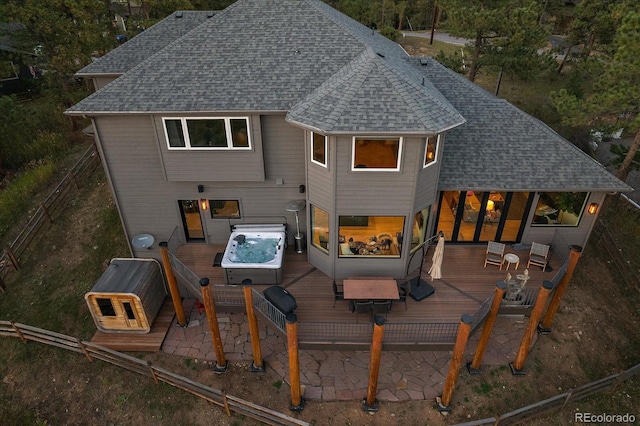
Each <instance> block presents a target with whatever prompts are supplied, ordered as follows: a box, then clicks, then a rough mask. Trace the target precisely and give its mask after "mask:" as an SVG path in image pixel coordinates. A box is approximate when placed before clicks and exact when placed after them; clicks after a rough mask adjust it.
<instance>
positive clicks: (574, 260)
mask: <svg viewBox="0 0 640 426" xmlns="http://www.w3.org/2000/svg"><path fill="white" fill-rule="evenodd" d="M581 254H582V247H580V246H577V245H573V246H571V251H570V252H569V265H567V272H566V273H565V274H564V277H562V280H560V283H558V286H557V287H556V291H555V292H554V293H553V297H552V298H551V302H549V307H548V308H547V312H546V313H545V314H544V318H543V319H542V322H541V323H540V324H538V332H540V333H542V334H548V333H551V324H552V323H553V318H554V317H555V315H556V312H558V307H559V306H560V300H562V296H563V295H564V292H565V290H566V289H567V287H568V286H569V281H571V277H572V276H573V271H575V269H576V265H577V264H578V259H580V255H581Z"/></svg>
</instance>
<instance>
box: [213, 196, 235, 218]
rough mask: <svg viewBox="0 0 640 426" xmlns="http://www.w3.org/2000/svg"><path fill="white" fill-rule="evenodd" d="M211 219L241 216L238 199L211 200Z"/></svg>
mask: <svg viewBox="0 0 640 426" xmlns="http://www.w3.org/2000/svg"><path fill="white" fill-rule="evenodd" d="M209 208H210V210H211V219H228V218H236V219H237V218H240V202H239V201H238V200H209Z"/></svg>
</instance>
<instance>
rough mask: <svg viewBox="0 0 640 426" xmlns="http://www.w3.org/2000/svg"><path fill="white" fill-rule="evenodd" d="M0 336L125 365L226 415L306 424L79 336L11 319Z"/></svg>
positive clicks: (271, 422) (2, 325)
mask: <svg viewBox="0 0 640 426" xmlns="http://www.w3.org/2000/svg"><path fill="white" fill-rule="evenodd" d="M0 336H8V337H17V338H19V339H20V340H22V341H23V342H25V343H27V342H28V341H33V342H38V343H43V344H46V345H50V346H56V347H58V348H62V349H66V350H69V351H72V352H77V353H81V354H84V356H85V357H86V358H87V359H88V360H89V362H92V361H93V360H94V359H98V360H101V361H104V362H107V363H109V364H113V365H116V366H118V367H122V368H125V369H127V370H129V371H132V372H134V373H138V374H141V375H143V376H147V377H150V378H152V379H153V381H154V382H155V383H156V384H159V383H160V382H164V383H167V384H169V385H171V386H173V387H176V388H179V389H182V390H184V391H186V392H189V393H191V394H193V395H195V396H197V397H199V398H202V399H204V400H206V401H209V402H211V403H213V404H215V405H218V406H220V407H222V408H223V409H224V410H225V412H226V414H227V416H229V417H231V415H232V412H235V413H238V414H241V415H243V416H246V417H251V418H253V419H256V420H258V421H260V422H263V423H265V424H269V425H286V426H289V425H292V426H308V425H309V423H307V422H304V421H302V420H298V419H296V418H294V417H290V416H287V415H286V414H283V413H279V412H277V411H273V410H270V409H268V408H266V407H262V406H260V405H257V404H253V403H251V402H249V401H245V400H244V399H241V398H238V397H235V396H232V395H228V394H226V393H225V391H223V390H219V389H215V388H212V387H210V386H207V385H204V384H202V383H198V382H196V381H193V380H191V379H188V378H186V377H183V376H180V375H178V374H175V373H173V372H171V371H169V370H165V369H164V368H161V367H157V366H155V365H152V364H151V362H150V361H144V360H141V359H138V358H135V357H132V356H129V355H126V354H123V353H121V352H117V351H113V350H111V349H108V348H105V347H103V346H100V345H96V344H94V343H91V342H85V341H81V340H80V339H78V338H74V337H70V336H67V335H64V334H60V333H55V332H53V331H48V330H43V329H40V328H37V327H32V326H29V325H24V324H19V323H14V322H11V321H0Z"/></svg>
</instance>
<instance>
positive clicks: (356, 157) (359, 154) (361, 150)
mask: <svg viewBox="0 0 640 426" xmlns="http://www.w3.org/2000/svg"><path fill="white" fill-rule="evenodd" d="M352 151H353V152H352V158H353V164H352V170H354V171H363V170H367V171H398V170H400V155H401V152H402V138H395V139H377V138H353V150H352Z"/></svg>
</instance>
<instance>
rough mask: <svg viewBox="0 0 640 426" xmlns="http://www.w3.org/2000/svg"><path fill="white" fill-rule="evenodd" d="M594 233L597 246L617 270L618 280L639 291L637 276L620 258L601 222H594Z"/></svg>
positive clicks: (639, 282) (618, 250) (606, 229)
mask: <svg viewBox="0 0 640 426" xmlns="http://www.w3.org/2000/svg"><path fill="white" fill-rule="evenodd" d="M594 231H595V237H596V238H597V239H598V240H597V241H598V245H599V246H600V247H602V248H604V250H605V251H606V252H607V254H608V255H609V257H610V258H611V265H612V266H613V267H615V269H616V270H617V272H618V275H619V278H622V279H623V280H624V281H625V283H626V284H627V285H628V286H629V287H635V288H636V289H637V290H640V281H638V275H637V274H636V273H634V271H633V268H631V265H630V264H629V262H628V261H627V260H626V259H625V258H624V257H623V256H622V253H621V251H620V249H619V248H618V245H617V244H616V241H615V239H614V238H613V236H612V235H611V232H610V231H609V229H608V228H607V226H606V225H605V224H604V222H602V220H598V221H597V222H596V226H595V227H594Z"/></svg>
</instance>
